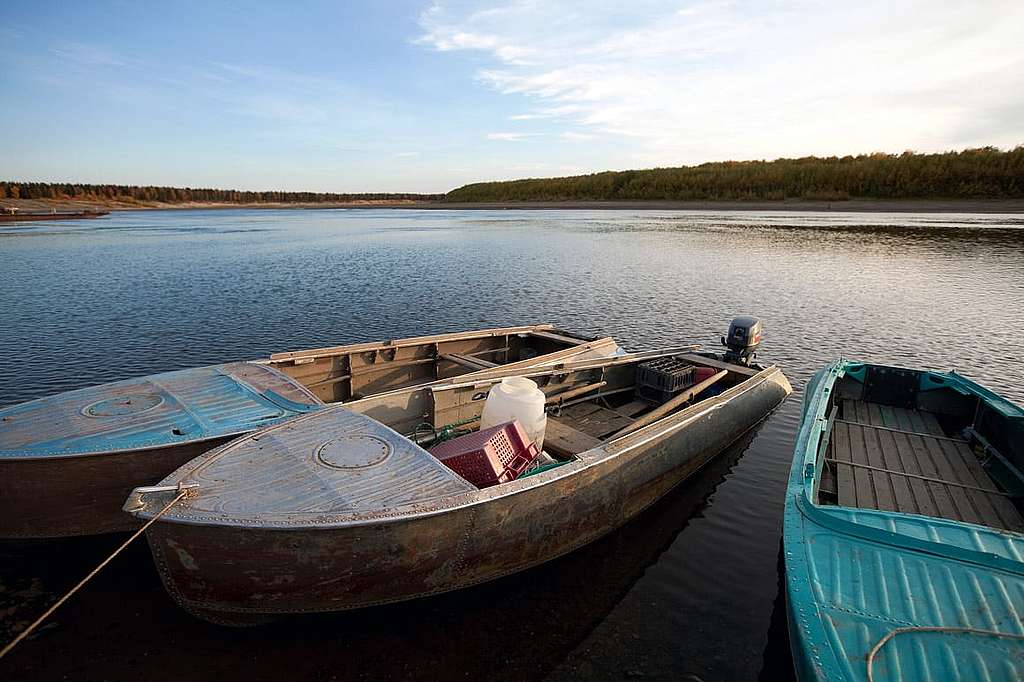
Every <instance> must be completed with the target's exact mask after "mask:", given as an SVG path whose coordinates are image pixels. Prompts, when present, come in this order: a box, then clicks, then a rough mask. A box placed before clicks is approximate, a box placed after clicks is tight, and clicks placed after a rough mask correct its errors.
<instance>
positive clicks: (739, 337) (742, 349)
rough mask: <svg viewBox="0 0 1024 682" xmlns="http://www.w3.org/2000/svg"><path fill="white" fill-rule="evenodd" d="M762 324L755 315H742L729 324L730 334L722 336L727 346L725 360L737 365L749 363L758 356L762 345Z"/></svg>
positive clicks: (724, 344)
mask: <svg viewBox="0 0 1024 682" xmlns="http://www.w3.org/2000/svg"><path fill="white" fill-rule="evenodd" d="M761 331H762V325H761V320H760V319H759V318H756V317H754V316H753V315H740V316H739V317H737V318H735V319H733V321H732V322H731V323H730V324H729V336H727V337H726V336H723V337H722V345H723V346H725V348H726V350H725V361H726V362H732V363H734V364H737V365H749V364H750V361H751V360H753V359H754V358H755V357H757V353H755V352H754V351H756V350H757V347H758V346H760V345H761Z"/></svg>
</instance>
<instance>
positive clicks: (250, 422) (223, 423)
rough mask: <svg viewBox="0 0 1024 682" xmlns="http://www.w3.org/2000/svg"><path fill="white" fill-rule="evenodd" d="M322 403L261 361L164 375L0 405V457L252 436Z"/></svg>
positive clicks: (66, 454)
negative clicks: (241, 435)
mask: <svg viewBox="0 0 1024 682" xmlns="http://www.w3.org/2000/svg"><path fill="white" fill-rule="evenodd" d="M322 404H323V403H321V402H320V401H319V400H318V399H317V398H316V397H315V396H314V395H313V394H312V393H310V392H309V391H308V390H306V389H305V388H304V387H303V386H302V385H301V384H299V383H298V382H296V381H294V380H292V379H290V378H289V377H287V376H285V375H284V374H282V373H281V372H279V371H278V370H276V369H273V368H271V367H268V366H266V365H263V364H258V363H250V362H233V363H228V364H223V365H212V366H209V367H199V368H195V369H186V370H180V371H175V372H165V373H162V374H154V375H151V376H147V377H139V378H135V379H128V380H125V381H117V382H113V383H108V384H102V385H100V386H92V387H89V388H83V389H80V390H77V391H68V392H65V393H60V394H58V395H53V396H48V397H45V398H40V399H38V400H32V401H29V402H26V403H21V404H18V405H12V406H10V407H7V408H4V409H2V410H0V458H37V457H71V456H75V455H84V454H95V453H103V452H119V451H124V450H135V449H147V448H157V447H164V446H173V445H184V444H187V443H191V442H195V441H201V440H207V439H211V438H219V437H224V436H230V435H236V434H241V433H248V432H249V431H252V430H254V429H256V428H259V427H261V426H266V425H270V424H274V423H277V422H279V421H282V420H284V419H288V418H290V417H293V416H295V415H297V414H302V413H304V412H308V411H311V410H315V409H318V408H319V407H320V406H321V405H322Z"/></svg>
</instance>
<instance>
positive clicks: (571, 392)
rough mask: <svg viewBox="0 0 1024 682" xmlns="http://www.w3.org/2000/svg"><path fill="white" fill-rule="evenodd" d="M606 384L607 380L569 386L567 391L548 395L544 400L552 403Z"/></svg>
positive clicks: (594, 389)
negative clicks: (575, 386)
mask: <svg viewBox="0 0 1024 682" xmlns="http://www.w3.org/2000/svg"><path fill="white" fill-rule="evenodd" d="M607 385H608V382H607V381H599V382H597V383H596V384H588V385H586V386H580V387H579V388H570V389H569V390H568V391H562V392H561V393H555V394H554V395H549V396H548V397H547V399H545V401H544V402H545V403H547V404H548V405H550V404H552V403H558V402H562V401H563V400H565V399H566V398H575V397H576V396H578V395H583V394H584V393H590V392H591V391H596V390H597V389H599V388H604V387H605V386H607Z"/></svg>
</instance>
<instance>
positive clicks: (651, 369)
mask: <svg viewBox="0 0 1024 682" xmlns="http://www.w3.org/2000/svg"><path fill="white" fill-rule="evenodd" d="M696 373H697V368H696V367H694V366H693V365H691V364H689V363H687V362H684V361H683V360H677V359H675V358H658V359H657V360H649V361H647V362H644V363H642V364H640V365H638V366H637V368H636V387H637V394H638V395H639V396H640V397H641V398H644V399H645V400H653V401H656V402H664V401H665V400H668V399H669V398H671V397H672V396H674V395H675V394H676V393H678V392H679V391H681V390H683V389H684V388H687V387H689V386H692V385H693V382H694V378H695V376H696Z"/></svg>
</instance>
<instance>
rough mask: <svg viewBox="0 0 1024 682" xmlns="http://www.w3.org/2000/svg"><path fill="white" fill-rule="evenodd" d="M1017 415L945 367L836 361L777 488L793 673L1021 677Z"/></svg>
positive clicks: (1021, 448)
mask: <svg viewBox="0 0 1024 682" xmlns="http://www.w3.org/2000/svg"><path fill="white" fill-rule="evenodd" d="M1022 471H1024V409H1022V408H1021V407H1019V406H1017V405H1014V404H1013V403H1011V402H1010V401H1008V400H1006V399H1004V398H1002V397H1000V396H998V395H997V394H995V393H993V392H992V391H989V390H988V389H986V388H984V387H982V386H979V385H978V384H976V383H974V382H972V381H969V380H968V379H965V378H964V377H962V376H960V375H959V374H956V373H954V372H949V373H940V372H929V371H923V370H913V369H902V368H896V367H886V366H883V365H874V364H867V363H860V362H851V361H847V360H837V361H836V362H833V363H832V364H830V365H828V366H827V367H825V368H824V369H822V370H821V371H820V372H818V374H817V375H816V376H815V377H814V379H813V380H812V381H811V383H810V384H809V386H808V389H807V393H806V399H805V403H804V415H803V421H802V423H801V426H800V432H799V436H798V438H797V443H796V452H795V456H794V459H793V467H792V472H791V475H790V480H789V486H788V490H787V493H786V511H785V523H784V538H783V542H784V550H785V564H786V595H787V602H788V616H789V629H790V642H791V646H792V650H793V659H794V663H795V667H796V670H797V676H798V677H799V678H800V679H801V680H850V681H856V680H868V681H871V680H876V681H879V682H880V681H882V680H913V681H924V680H936V681H938V680H984V681H988V680H1020V679H1024V622H1022V620H1021V613H1022V610H1021V609H1022V607H1024V517H1022V515H1021V512H1022V509H1024V507H1022V500H1024V497H1022V495H1024V474H1022Z"/></svg>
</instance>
